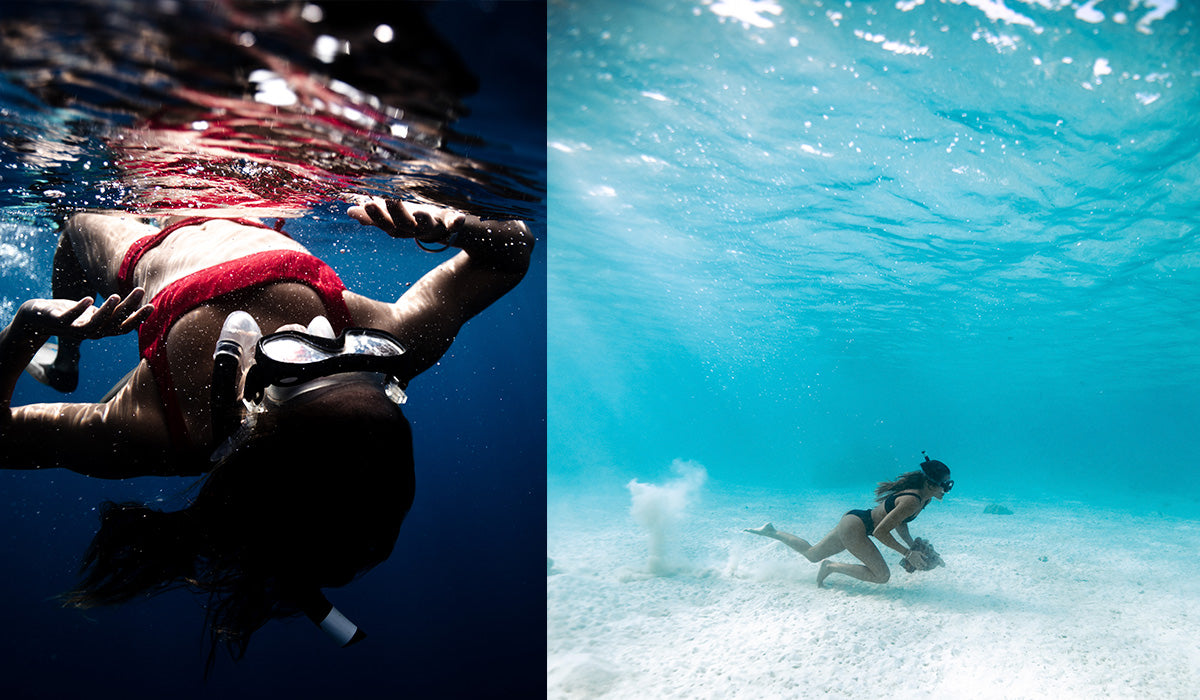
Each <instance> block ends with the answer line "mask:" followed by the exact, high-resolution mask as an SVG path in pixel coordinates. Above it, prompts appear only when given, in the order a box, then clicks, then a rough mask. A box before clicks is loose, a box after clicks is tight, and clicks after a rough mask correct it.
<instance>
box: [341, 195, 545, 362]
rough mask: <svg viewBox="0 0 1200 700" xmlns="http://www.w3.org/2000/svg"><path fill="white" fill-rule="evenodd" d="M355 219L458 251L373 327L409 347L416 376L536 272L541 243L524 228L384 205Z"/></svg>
mask: <svg viewBox="0 0 1200 700" xmlns="http://www.w3.org/2000/svg"><path fill="white" fill-rule="evenodd" d="M349 213H350V216H352V217H354V218H355V219H356V220H358V221H359V222H361V223H363V224H368V225H374V226H378V227H379V228H381V229H383V230H384V231H385V232H387V233H388V235H390V236H393V237H395V238H414V239H416V240H418V241H421V242H422V243H423V244H426V245H427V246H428V247H431V248H432V247H438V248H440V247H441V246H449V247H452V248H457V249H459V252H458V253H457V254H456V255H455V256H454V257H452V258H451V259H449V260H447V261H446V262H444V263H442V264H440V265H438V266H437V267H436V268H434V269H433V270H431V271H430V272H428V273H426V274H425V275H424V276H423V277H422V278H421V279H420V280H418V281H417V283H416V284H414V285H413V286H412V288H410V289H409V290H408V291H407V292H406V293H405V294H404V296H402V297H401V298H400V300H399V301H397V302H396V303H395V304H393V305H391V306H390V307H389V308H388V310H387V318H382V319H373V320H374V321H375V323H373V324H372V325H377V327H381V328H384V329H385V330H388V331H389V332H392V333H394V334H395V335H396V336H397V337H399V338H400V339H401V340H402V341H403V342H405V343H406V345H407V346H408V350H409V353H410V354H411V355H412V360H413V369H412V376H415V375H416V374H419V373H420V372H422V371H424V370H425V369H428V368H429V367H430V366H432V365H433V364H434V363H435V362H437V361H438V359H439V358H441V356H442V354H444V353H445V352H446V350H447V349H448V348H449V347H450V344H451V342H453V340H454V337H455V336H456V335H457V334H458V330H459V329H460V328H461V327H462V325H463V324H464V323H466V322H467V321H468V320H470V319H471V318H472V317H473V316H475V315H476V314H478V313H479V312H480V311H483V310H484V309H486V308H487V307H488V306H490V305H491V304H492V303H493V302H495V301H496V300H497V299H499V298H500V297H502V296H503V295H504V294H505V293H507V292H508V291H509V290H511V289H512V288H513V287H515V286H516V285H517V283H518V282H520V281H521V279H522V278H523V277H524V276H525V272H526V271H527V270H528V269H529V260H530V256H531V254H532V252H533V245H534V238H533V234H532V233H530V232H529V228H528V227H527V226H526V225H525V224H524V222H521V221H486V220H482V219H479V218H477V217H474V216H467V215H465V214H462V213H461V212H457V211H454V210H451V209H443V208H439V207H433V206H428V205H417V204H411V203H407V202H400V201H398V200H386V201H384V200H380V199H374V200H371V201H370V202H367V203H365V204H363V205H359V206H355V207H352V208H351V209H350V212H349Z"/></svg>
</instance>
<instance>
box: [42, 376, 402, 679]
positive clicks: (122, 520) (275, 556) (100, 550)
mask: <svg viewBox="0 0 1200 700" xmlns="http://www.w3.org/2000/svg"><path fill="white" fill-rule="evenodd" d="M384 401H386V399H384ZM387 406H388V407H389V409H390V410H388V409H385V410H382V411H381V410H379V406H375V407H374V408H373V409H370V410H367V411H366V412H365V414H364V413H363V412H362V411H359V412H355V413H352V414H347V413H345V412H341V413H340V414H335V415H332V416H330V415H328V414H326V415H320V414H319V413H317V412H313V411H309V412H308V415H300V416H290V417H287V418H286V419H282V418H281V419H279V420H270V421H267V424H266V425H260V426H257V427H256V430H255V433H256V437H254V438H252V439H251V440H250V441H249V442H247V443H246V444H245V445H243V446H242V447H239V448H238V449H237V451H236V452H234V453H233V454H232V455H231V456H230V457H228V458H227V459H226V460H225V461H224V462H222V463H221V464H219V465H218V466H217V467H216V468H214V469H213V471H212V472H211V473H210V474H209V475H208V476H207V477H206V478H205V480H204V481H203V484H202V485H201V487H200V489H199V491H198V492H197V494H196V496H195V498H194V499H193V500H192V502H191V503H190V504H189V505H188V506H187V507H186V508H184V509H183V510H179V511H173V512H163V511H159V510H154V509H151V508H148V507H146V506H145V505H143V504H139V503H107V504H105V505H104V506H103V507H102V508H101V514H100V530H99V532H97V534H96V536H95V537H94V538H93V540H92V542H91V544H90V545H89V547H88V549H87V551H86V552H85V554H84V556H83V562H82V567H81V581H80V583H79V585H78V586H77V587H76V588H75V589H74V590H72V591H70V592H68V593H66V594H64V595H63V603H64V605H66V606H69V607H76V608H91V607H95V606H100V605H114V604H119V603H124V602H127V601H130V600H133V599H135V598H149V597H152V596H155V595H158V594H160V593H163V592H165V591H168V590H172V589H175V588H181V587H187V588H190V589H192V590H194V591H196V592H198V593H200V594H206V595H207V601H206V606H205V607H206V610H207V613H206V620H205V624H206V627H207V628H208V632H209V639H210V649H209V654H208V664H207V670H209V671H210V670H211V669H212V666H213V663H214V657H215V651H216V649H217V648H218V647H219V646H221V645H224V646H225V647H226V649H227V650H228V651H229V654H230V656H232V657H233V659H234V660H239V659H241V658H242V657H243V656H244V655H245V653H246V648H247V646H248V644H249V642H250V636H251V635H252V634H253V633H254V632H255V631H257V630H258V629H259V628H260V627H262V626H263V625H264V624H266V623H267V622H269V621H271V620H273V619H282V618H286V617H292V616H296V615H299V614H301V613H302V612H303V610H302V605H303V602H302V601H306V600H311V598H312V595H313V593H314V592H316V591H318V590H319V589H320V588H326V587H336V586H344V585H346V584H347V583H349V582H350V581H352V580H353V579H354V578H356V577H357V576H359V575H361V574H362V573H364V572H366V571H367V570H368V569H370V568H372V567H374V566H375V565H377V564H379V563H380V562H382V561H384V560H385V559H387V557H388V556H389V555H390V554H391V551H392V547H393V546H394V544H395V541H396V537H397V536H398V535H399V531H400V524H401V522H402V521H403V520H404V516H405V515H406V514H407V513H408V510H409V508H410V506H411V505H412V499H413V491H414V477H413V458H412V432H411V428H410V426H409V424H408V421H407V420H406V419H405V418H404V416H403V414H402V413H401V412H400V410H399V409H398V408H396V407H395V406H394V405H392V404H391V403H390V402H387ZM264 415H267V414H264ZM314 436H316V438H315V439H314ZM206 675H207V671H206Z"/></svg>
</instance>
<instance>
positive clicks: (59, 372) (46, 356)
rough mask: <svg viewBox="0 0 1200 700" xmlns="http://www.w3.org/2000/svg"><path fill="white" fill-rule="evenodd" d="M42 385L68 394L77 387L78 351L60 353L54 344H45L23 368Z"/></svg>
mask: <svg viewBox="0 0 1200 700" xmlns="http://www.w3.org/2000/svg"><path fill="white" fill-rule="evenodd" d="M25 371H26V372H28V373H29V374H30V375H31V376H32V377H33V378H34V379H36V380H38V381H39V382H41V383H42V384H45V385H46V386H48V387H50V388H51V389H54V390H55V391H61V392H62V393H64V394H69V393H71V392H72V391H75V387H76V386H78V385H79V351H78V350H76V351H75V352H74V353H71V352H70V351H62V350H61V349H60V347H59V346H58V345H55V344H54V343H46V344H45V345H43V346H42V347H41V349H40V350H38V351H37V354H36V355H34V356H33V360H32V361H31V362H30V363H29V365H28V366H26V367H25Z"/></svg>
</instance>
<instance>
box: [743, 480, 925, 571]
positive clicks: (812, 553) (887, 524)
mask: <svg viewBox="0 0 1200 700" xmlns="http://www.w3.org/2000/svg"><path fill="white" fill-rule="evenodd" d="M898 493H899V494H902V495H900V496H899V497H897V498H896V501H895V508H893V509H892V512H891V513H886V512H885V510H886V509H885V508H884V505H883V503H878V504H876V505H875V508H873V509H872V510H871V519H872V520H873V521H874V522H875V531H874V532H871V533H868V532H867V528H866V526H865V525H864V524H863V521H862V520H861V519H860V518H859V517H858V516H855V515H844V516H842V519H841V520H839V521H838V524H837V526H836V527H834V528H833V530H832V531H831V532H830V533H829V534H828V535H826V536H825V537H824V539H822V540H821V541H820V542H818V543H816V544H815V545H813V544H809V543H808V542H807V541H805V540H803V539H801V538H799V537H797V536H795V535H792V534H789V533H786V532H780V531H779V530H776V529H775V527H774V526H773V525H772V524H771V523H767V524H766V525H763V526H762V527H759V528H754V529H747V530H746V532H749V533H752V534H755V535H762V536H763V537H770V538H771V539H774V540H779V541H780V542H782V543H784V544H786V545H787V546H788V547H791V548H792V549H794V550H796V551H797V552H799V553H800V554H801V555H803V556H804V557H805V558H806V559H808V560H809V561H811V562H821V568H820V570H819V571H818V572H817V586H818V587H821V586H823V585H824V584H825V579H826V578H828V577H829V575H830V574H844V575H846V576H850V577H852V578H856V579H858V580H860V581H867V582H870V583H887V582H888V579H889V578H891V570H890V569H888V565H887V562H885V561H884V560H883V555H882V554H880V553H879V548H878V547H876V546H875V544H874V543H872V542H871V540H870V537H872V536H873V537H875V539H877V540H879V542H880V543H881V544H883V545H884V546H886V547H888V548H889V549H893V550H895V551H897V552H899V553H900V554H901V555H903V556H904V558H905V559H908V560H909V562H910V563H912V564H913V565H914V566H916V567H917V568H922V567H924V565H925V557H924V556H923V555H922V554H921V553H920V552H917V551H914V550H913V549H912V546H913V538H912V535H910V534H909V532H908V523H906V522H904V521H905V520H907V519H908V518H911V517H913V516H914V515H916V514H917V513H920V512H921V510H922V509H924V508H925V506H926V505H928V504H929V501H930V500H931V499H934V498H936V499H937V500H939V501H940V500H942V497H943V496H944V495H945V494H946V492H945V490H944V489H943V488H942V486H941V485H940V484H934V483H932V482H930V481H926V482H925V485H924V486H922V487H921V488H919V489H908V490H905V491H900V492H898ZM906 495H910V496H909V497H905V496H906ZM893 533H895V534H893ZM896 535H898V536H899V537H900V540H903V544H902V543H901V542H900V541H898V540H897V539H896ZM843 551H848V552H850V553H851V554H853V555H854V557H855V558H856V559H858V560H859V561H860V562H862V563H861V564H846V563H843V562H836V561H827V559H828V558H829V557H831V556H833V555H835V554H838V553H840V552H843Z"/></svg>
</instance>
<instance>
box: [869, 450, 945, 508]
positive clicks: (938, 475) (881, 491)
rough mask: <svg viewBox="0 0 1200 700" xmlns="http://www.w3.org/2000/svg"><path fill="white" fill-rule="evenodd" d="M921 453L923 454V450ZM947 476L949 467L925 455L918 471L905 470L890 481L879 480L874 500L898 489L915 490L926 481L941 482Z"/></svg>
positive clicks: (885, 496) (898, 490)
mask: <svg viewBox="0 0 1200 700" xmlns="http://www.w3.org/2000/svg"><path fill="white" fill-rule="evenodd" d="M921 454H922V455H925V453H924V452H922V453H921ZM948 478H950V467H947V466H946V465H945V464H943V463H942V462H939V461H937V460H936V459H929V456H928V455H925V461H923V462H921V469H920V471H911V472H905V473H903V474H901V475H900V476H898V477H896V478H895V479H894V480H892V481H881V482H879V484H878V485H877V486H876V487H875V500H876V501H882V500H884V499H886V498H887V497H888V496H890V495H892V494H893V493H899V492H900V491H915V490H917V489H920V488H921V487H922V486H924V485H925V482H927V481H936V482H941V481H944V480H946V479H948Z"/></svg>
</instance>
